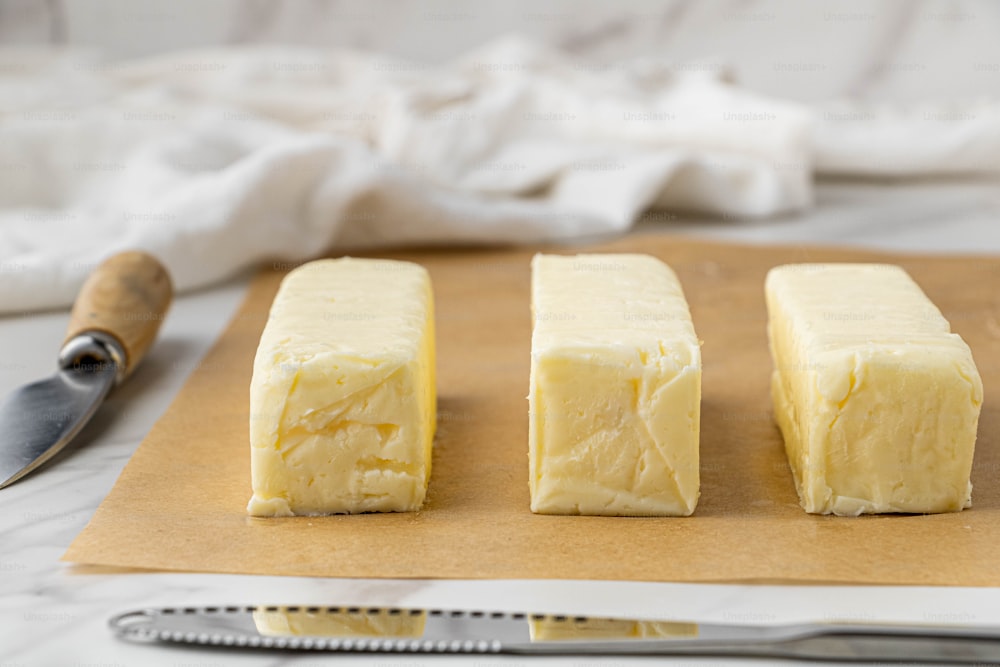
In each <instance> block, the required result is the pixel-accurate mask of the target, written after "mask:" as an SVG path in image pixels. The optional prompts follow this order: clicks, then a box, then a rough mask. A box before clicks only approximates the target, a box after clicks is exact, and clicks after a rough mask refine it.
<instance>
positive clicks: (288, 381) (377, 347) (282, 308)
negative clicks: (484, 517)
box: [247, 258, 436, 516]
mask: <svg viewBox="0 0 1000 667" xmlns="http://www.w3.org/2000/svg"><path fill="white" fill-rule="evenodd" d="M434 382H435V377H434V306H433V296H432V292H431V283H430V278H429V276H428V275H427V272H426V271H425V270H424V269H423V268H422V267H420V266H418V265H416V264H412V263H409V262H398V261H391V260H376V259H353V258H343V259H333V260H320V261H316V262H311V263H309V264H305V265H303V266H301V267H299V268H297V269H295V270H294V271H292V272H291V273H289V274H288V275H287V276H286V277H285V279H284V280H283V281H282V284H281V287H280V289H279V290H278V294H277V296H276V297H275V299H274V303H273V305H272V307H271V312H270V316H269V318H268V321H267V325H266V326H265V328H264V332H263V334H262V335H261V339H260V344H259V346H258V348H257V356H256V358H255V359H254V368H253V379H252V380H251V383H250V445H251V447H250V464H251V477H252V485H253V497H252V498H251V499H250V503H249V505H248V506H247V511H248V512H249V513H250V514H251V515H253V516H290V515H319V514H338V513H358V512H391V511H411V510H417V509H419V508H420V506H421V505H422V504H423V501H424V496H425V493H426V490H427V482H428V480H429V478H430V472H431V443H432V440H433V437H434V430H435V426H436V396H435V384H434Z"/></svg>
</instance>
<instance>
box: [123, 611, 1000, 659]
mask: <svg viewBox="0 0 1000 667" xmlns="http://www.w3.org/2000/svg"><path fill="white" fill-rule="evenodd" d="M110 626H111V629H112V631H113V632H114V633H115V634H116V635H117V636H118V637H120V638H122V639H125V640H130V641H136V642H143V643H153V644H157V643H160V644H194V645H203V646H221V647H234V648H243V649H274V650H293V651H313V652H376V653H389V652H392V653H400V652H409V653H494V654H496V653H501V654H502V653H507V654H526V655H636V656H641V655H646V656H650V655H661V656H666V655H674V656H695V655H712V656H740V657H768V658H796V659H819V660H876V661H913V662H947V663H984V664H985V663H996V662H997V661H1000V628H997V627H972V626H959V625H926V626H925V625H891V624H874V623H807V624H797V625H769V626H754V625H725V624H708V623H687V622H677V621H649V620H638V619H624V618H593V617H587V616H553V615H547V614H523V613H506V612H483V611H457V610H456V611H449V610H442V609H430V610H426V609H400V608H385V607H374V608H367V607H301V606H298V607H287V606H266V607H265V606H248V607H161V608H153V609H140V610H134V611H128V612H125V613H122V614H118V615H117V616H115V617H113V618H112V619H111V620H110Z"/></svg>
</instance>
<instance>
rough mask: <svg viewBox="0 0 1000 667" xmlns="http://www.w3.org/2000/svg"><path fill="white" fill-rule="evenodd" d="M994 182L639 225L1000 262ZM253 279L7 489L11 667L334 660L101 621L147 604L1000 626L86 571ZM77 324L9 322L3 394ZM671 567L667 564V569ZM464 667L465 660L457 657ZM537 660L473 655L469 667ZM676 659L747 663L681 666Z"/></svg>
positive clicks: (935, 593) (480, 588)
mask: <svg viewBox="0 0 1000 667" xmlns="http://www.w3.org/2000/svg"><path fill="white" fill-rule="evenodd" d="M997 185H998V184H997V183H990V182H980V183H962V182H954V183H935V182H925V183H896V184H890V183H883V184H875V183H850V182H830V183H822V184H821V185H820V189H819V206H818V208H817V209H816V210H815V211H814V212H812V213H810V214H808V215H803V216H800V217H794V218H788V219H783V220H773V221H763V222H756V223H751V222H739V221H726V220H722V221H700V220H690V219H685V218H682V217H677V216H666V215H663V216H655V215H651V216H649V217H648V219H647V221H646V222H644V223H643V224H642V225H640V229H643V230H646V231H652V230H662V231H672V232H677V233H684V234H695V235H700V236H706V237H712V238H718V239H734V240H743V241H747V242H771V241H777V242H786V243H803V242H820V243H833V244H837V245H862V246H871V247H881V248H887V249H894V250H903V251H912V250H921V251H929V252H940V251H953V252H990V253H1000V229H998V227H997V225H996V221H997V220H998V219H1000V188H998V187H997ZM245 285H246V277H244V278H241V279H239V280H235V281H231V282H230V283H229V284H227V285H224V286H221V287H218V288H215V289H212V290H208V291H205V292H202V293H198V294H193V295H189V296H185V297H183V298H181V299H179V300H178V301H177V302H176V304H175V306H174V309H173V311H172V312H171V314H170V317H169V318H168V319H167V321H166V323H165V324H164V328H163V331H162V336H161V339H160V340H159V342H158V343H157V345H156V346H155V347H154V348H153V351H152V352H151V354H150V356H149V357H148V359H147V360H146V362H145V363H144V365H143V366H142V367H141V368H140V369H139V370H138V371H137V372H136V374H135V376H134V377H133V378H132V379H131V380H130V381H129V384H128V385H126V386H124V387H122V388H121V389H120V390H118V391H116V392H115V394H114V395H113V396H112V398H111V399H110V400H109V402H108V404H107V405H105V406H104V407H103V408H102V410H101V412H100V413H99V414H98V416H97V418H96V419H95V421H94V422H93V423H92V424H91V425H90V426H88V427H87V429H86V431H85V432H84V434H83V435H82V436H81V437H80V438H79V440H78V441H77V442H76V443H74V444H73V445H71V448H70V449H69V450H68V451H67V452H65V453H64V454H63V455H61V456H60V457H59V458H58V459H57V460H56V461H54V462H53V464H52V465H50V466H48V467H47V468H45V469H44V470H42V471H39V472H38V473H36V474H35V475H33V476H31V477H29V478H27V479H25V480H24V481H22V482H20V483H18V484H16V485H14V486H11V487H9V488H7V489H4V490H2V491H0V502H2V507H3V512H2V513H0V664H2V665H9V666H13V665H19V666H21V665H23V666H27V665H32V666H34V665H66V664H76V665H95V666H96V665H131V664H139V663H141V664H155V665H175V666H182V665H187V666H189V667H202V666H208V665H229V664H241V665H261V666H263V665H277V664H285V663H286V662H288V663H296V664H297V663H314V664H320V663H321V662H325V661H326V659H325V658H324V657H322V656H290V655H287V654H250V653H247V652H221V651H210V650H205V649H197V648H169V649H168V648H163V647H150V646H145V645H131V644H127V643H123V642H121V641H118V640H116V639H114V638H113V637H112V636H111V634H110V632H109V631H108V630H107V628H106V622H107V619H108V618H109V617H110V616H111V615H112V614H114V613H116V612H120V611H124V610H127V609H131V608H135V607H143V606H152V605H192V604H199V603H200V604H253V603H286V604H293V603H301V604H309V603H313V604H348V605H350V604H358V605H409V606H421V605H427V606H438V607H473V608H488V609H496V610H511V611H513V610H519V609H528V610H540V611H545V612H553V613H557V612H563V613H587V614H594V615H600V614H608V615H635V616H639V617H646V618H655V617H666V618H675V619H690V620H696V621H702V622H706V621H718V622H742V623H779V622H785V621H799V620H831V619H843V618H853V619H859V620H886V621H910V622H919V623H927V622H957V623H976V624H987V623H996V624H1000V589H977V588H934V589H927V588H910V587H892V588H876V587H832V588H831V587H822V588H815V587H804V586H731V585H678V584H652V583H648V584H643V583H623V582H614V581H612V580H613V579H614V569H613V567H610V566H609V569H608V573H607V577H608V579H609V581H606V582H565V581H514V582H510V581H395V580H349V579H324V580H308V579H292V578H272V577H243V576H224V575H204V574H201V575H197V574H128V575H101V574H82V573H76V572H73V571H72V570H71V568H70V567H69V566H68V565H67V564H65V563H61V562H59V558H60V556H61V555H62V553H63V552H64V551H65V549H66V547H67V546H68V545H69V543H70V542H71V541H72V539H73V537H74V536H75V535H76V534H77V533H78V532H79V531H80V530H81V529H82V528H83V527H84V525H85V524H86V523H87V521H88V519H89V517H90V516H91V514H92V513H93V511H94V510H95V508H96V507H97V506H98V504H99V503H100V502H101V499H102V498H103V497H104V495H105V494H106V493H107V492H108V491H109V490H110V488H111V487H112V485H113V484H114V481H115V479H116V477H117V475H118V473H119V472H120V471H121V469H122V467H123V466H124V464H125V463H126V461H127V460H128V457H129V456H130V455H131V453H132V452H133V451H134V450H135V448H136V447H137V446H138V443H139V442H140V440H141V439H142V437H143V435H144V434H145V433H146V431H147V430H148V429H149V428H150V426H151V425H152V424H153V422H154V421H155V420H156V419H157V417H158V416H159V415H160V414H161V413H162V412H163V410H164V409H165V408H166V407H167V405H168V404H169V403H170V401H171V400H172V399H173V397H174V395H175V394H176V392H177V390H178V389H179V388H180V386H181V384H182V383H183V381H184V379H185V377H186V376H187V375H188V373H189V372H190V371H191V370H192V369H193V368H195V367H196V366H197V365H198V363H199V360H200V359H201V357H202V355H203V354H204V353H205V352H206V350H207V349H208V347H209V346H210V345H211V343H212V341H213V340H214V338H215V337H216V336H217V335H218V333H219V332H220V331H221V329H222V327H223V325H224V324H225V322H226V320H227V319H228V317H229V316H230V314H231V313H232V312H233V310H234V309H235V307H236V305H237V304H238V302H239V300H240V298H241V296H242V294H243V291H244V288H245ZM66 320H67V315H66V313H61V312H59V313H49V314H43V315H32V316H27V317H12V318H5V319H0V340H2V341H3V342H4V347H5V348H6V349H7V350H11V351H12V352H10V353H8V354H7V355H6V356H5V358H4V360H2V361H0V394H6V393H7V392H8V391H10V390H11V389H13V388H14V387H16V386H18V385H19V384H21V383H23V382H26V381H29V380H31V379H34V378H36V377H39V376H41V375H42V374H44V373H47V372H49V371H50V370H51V369H52V368H53V367H54V357H55V351H56V350H57V348H58V346H59V343H60V340H61V336H62V333H63V329H64V327H65V325H66ZM664 566H665V567H669V564H664ZM458 660H462V659H458ZM458 660H456V659H454V658H435V657H433V656H426V655H419V656H405V655H403V656H397V655H379V656H348V657H343V658H340V657H338V663H344V664H371V663H376V664H380V665H397V664H399V665H429V664H435V663H440V664H459V662H458ZM472 661H474V662H475V664H480V665H487V664H527V663H528V662H533V660H528V659H523V658H513V657H511V658H505V657H482V658H480V657H476V658H475V659H470V660H466V661H464V662H462V663H461V664H468V663H469V662H472ZM546 662H547V663H548V662H551V663H552V664H562V665H625V664H632V663H633V662H636V663H638V662H641V661H640V660H638V659H636V660H626V659H622V658H618V657H601V658H594V659H590V660H587V659H579V658H562V659H549V660H546ZM675 662H676V664H713V665H715V664H743V663H740V661H734V660H728V661H727V660H717V659H705V660H700V661H697V660H690V659H681V660H677V661H675Z"/></svg>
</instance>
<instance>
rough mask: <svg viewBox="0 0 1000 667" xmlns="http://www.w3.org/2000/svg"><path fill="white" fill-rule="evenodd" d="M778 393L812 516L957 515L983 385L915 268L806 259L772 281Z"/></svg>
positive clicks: (774, 273)
mask: <svg viewBox="0 0 1000 667" xmlns="http://www.w3.org/2000/svg"><path fill="white" fill-rule="evenodd" d="M765 291H766V297H767V308H768V318H769V319H768V334H769V339H770V346H771V354H772V357H773V359H774V364H775V369H774V372H773V374H772V382H771V391H772V398H773V402H774V413H775V419H776V421H777V423H778V426H779V427H780V429H781V432H782V434H783V436H784V440H785V450H786V452H787V454H788V460H789V463H790V464H791V468H792V473H793V476H794V478H795V485H796V487H797V489H798V493H799V499H800V501H801V504H802V507H803V508H804V509H805V510H806V511H807V512H811V513H817V514H839V515H858V514H865V513H883V512H916V513H931V512H956V511H959V510H961V509H962V508H965V507H969V506H970V505H971V494H972V485H971V483H970V482H969V475H970V472H971V469H972V455H973V449H974V447H975V442H976V428H977V425H978V421H979V411H980V406H981V405H982V401H983V385H982V381H981V380H980V378H979V373H978V371H977V370H976V365H975V363H974V362H973V360H972V353H971V351H970V350H969V346H968V345H966V344H965V341H963V340H962V339H961V337H959V336H958V335H957V334H954V333H951V329H950V326H949V324H948V322H947V320H945V318H944V317H943V316H942V315H941V313H940V311H939V310H938V309H937V308H936V307H935V306H934V304H933V303H931V302H930V300H929V299H928V298H927V297H926V296H925V295H924V293H923V292H922V291H921V290H920V288H919V287H918V286H917V284H916V283H915V282H913V280H911V279H910V277H909V275H907V274H906V272H905V271H903V269H901V268H899V267H897V266H891V265H882V264H801V265H789V266H781V267H777V268H775V269H772V270H771V272H770V273H769V274H768V276H767V280H766V287H765Z"/></svg>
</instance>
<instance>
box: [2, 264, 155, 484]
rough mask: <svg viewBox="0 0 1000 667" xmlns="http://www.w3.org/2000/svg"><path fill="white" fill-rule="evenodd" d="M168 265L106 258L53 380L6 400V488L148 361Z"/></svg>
mask: <svg viewBox="0 0 1000 667" xmlns="http://www.w3.org/2000/svg"><path fill="white" fill-rule="evenodd" d="M172 298H173V287H172V285H171V282H170V276H169V274H168V273H167V270H166V269H165V268H164V267H163V265H162V264H160V262H158V261H157V260H156V258H154V257H153V256H151V255H148V254H146V253H144V252H138V251H129V252H123V253H120V254H117V255H114V256H113V257H111V258H109V259H108V260H106V261H105V262H104V263H102V264H101V265H100V266H98V267H97V269H96V270H95V271H94V272H93V273H91V274H90V276H89V277H88V278H87V280H86V281H85V282H84V284H83V287H82V288H81V289H80V293H79V295H78V296H77V298H76V302H75V303H74V304H73V311H72V314H71V316H70V324H69V329H68V331H67V333H66V338H65V340H64V342H63V346H62V349H61V350H60V351H59V370H58V371H57V372H56V374H55V375H53V376H52V377H50V378H48V379H45V380H40V381H38V382H33V383H31V384H28V385H25V386H23V387H21V388H20V389H17V390H15V391H14V392H13V393H12V394H11V395H10V396H8V397H7V399H6V400H5V401H4V402H3V404H2V405H0V489H2V488H3V487H5V486H8V485H10V484H13V483H14V482H16V481H18V480H19V479H21V478H22V477H24V476H25V475H27V474H28V473H30V472H32V471H33V470H35V469H37V468H38V467H39V466H41V465H42V464H44V463H45V462H46V461H48V460H49V459H51V458H52V457H53V456H55V455H56V454H57V453H58V452H59V451H60V450H61V449H62V448H63V447H65V446H66V443H68V442H69V441H70V440H72V439H73V437H74V436H76V434H77V433H79V432H80V429H82V428H83V426H84V424H86V423H87V422H88V421H89V420H90V418H91V417H92V416H93V415H94V413H95V412H97V408H98V407H100V405H101V402H102V401H103V400H104V397H105V396H107V395H108V392H109V391H110V390H111V388H112V387H114V386H115V385H118V384H121V382H122V381H123V380H125V378H127V377H128V376H129V374H131V372H132V371H133V370H134V369H135V367H136V365H137V364H138V363H139V362H140V361H141V360H142V357H143V355H145V354H146V350H148V349H149V346H150V345H151V344H152V342H153V339H154V338H155V337H156V332H157V331H158V330H159V328H160V323H161V322H162V321H163V316H164V315H165V314H166V312H167V309H168V308H169V307H170V301H171V299H172Z"/></svg>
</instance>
